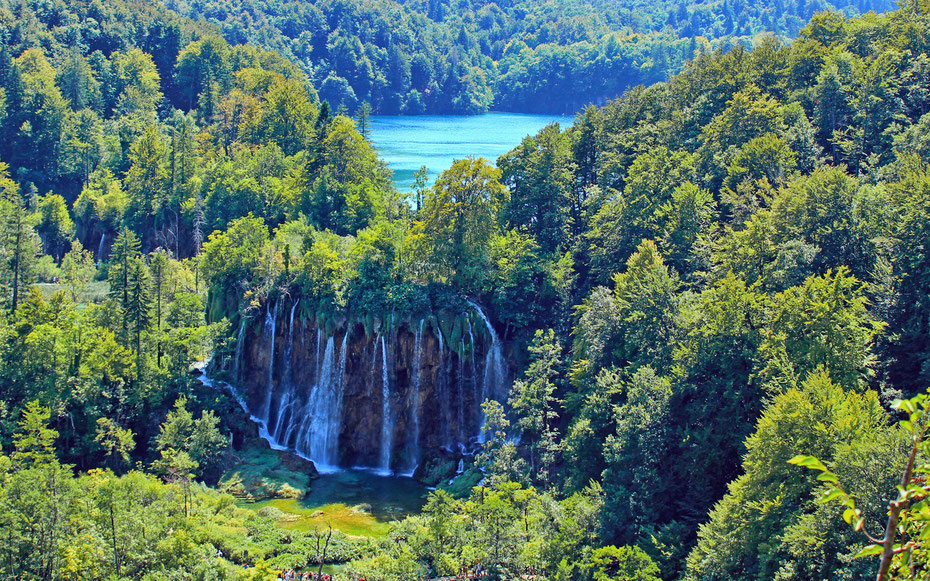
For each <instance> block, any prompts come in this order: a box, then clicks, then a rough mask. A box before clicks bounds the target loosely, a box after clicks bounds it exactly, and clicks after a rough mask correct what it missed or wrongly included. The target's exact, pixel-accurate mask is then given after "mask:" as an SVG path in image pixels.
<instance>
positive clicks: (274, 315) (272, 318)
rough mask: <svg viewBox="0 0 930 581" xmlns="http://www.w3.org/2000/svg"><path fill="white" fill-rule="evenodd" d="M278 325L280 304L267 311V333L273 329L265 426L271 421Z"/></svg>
mask: <svg viewBox="0 0 930 581" xmlns="http://www.w3.org/2000/svg"><path fill="white" fill-rule="evenodd" d="M277 324H278V303H277V302H276V303H275V304H274V310H273V311H272V310H271V309H269V310H267V311H265V331H266V332H267V331H268V329H271V347H270V348H269V349H268V388H267V395H266V397H265V409H264V414H265V425H266V426H267V425H268V422H269V421H270V420H271V396H272V392H274V339H275V331H276V327H277Z"/></svg>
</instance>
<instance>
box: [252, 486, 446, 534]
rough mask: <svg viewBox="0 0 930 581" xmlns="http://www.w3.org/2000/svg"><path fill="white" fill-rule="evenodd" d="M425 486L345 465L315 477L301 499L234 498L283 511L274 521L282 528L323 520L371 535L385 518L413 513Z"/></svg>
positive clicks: (383, 527) (384, 526) (320, 524)
mask: <svg viewBox="0 0 930 581" xmlns="http://www.w3.org/2000/svg"><path fill="white" fill-rule="evenodd" d="M427 494H428V490H427V489H426V487H424V486H423V485H421V484H419V483H418V482H416V481H415V480H413V479H411V478H400V477H391V476H379V475H377V474H373V473H371V472H367V471H363V470H346V471H343V472H337V473H335V474H323V475H321V476H320V477H319V478H316V479H315V480H314V481H313V483H312V484H311V486H310V490H309V492H308V493H307V495H306V496H305V497H304V498H302V499H290V498H278V499H272V500H263V501H260V502H240V503H238V504H239V506H240V507H242V508H247V509H250V510H256V511H257V510H259V509H261V508H262V507H266V506H270V507H274V508H277V509H278V510H280V511H281V512H283V513H284V514H285V517H284V518H282V519H281V520H279V521H278V524H279V526H281V528H285V529H294V530H303V531H307V530H313V529H314V528H326V527H327V525H328V524H331V525H332V527H333V528H334V529H336V530H339V531H342V532H344V533H345V534H347V535H353V536H366V537H377V536H382V535H385V534H387V532H388V529H389V528H390V523H391V522H392V521H394V520H399V519H402V518H404V517H405V516H407V515H410V514H416V513H418V512H419V511H420V510H421V509H422V508H423V504H424V503H425V502H426V496H427Z"/></svg>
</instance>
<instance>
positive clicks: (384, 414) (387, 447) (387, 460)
mask: <svg viewBox="0 0 930 581" xmlns="http://www.w3.org/2000/svg"><path fill="white" fill-rule="evenodd" d="M390 398H391V391H390V382H389V380H388V363H387V348H386V347H385V342H384V335H381V455H380V456H381V463H380V466H379V468H380V469H381V471H382V472H384V473H390V471H391V444H392V440H393V432H394V422H393V421H392V418H391V399H390Z"/></svg>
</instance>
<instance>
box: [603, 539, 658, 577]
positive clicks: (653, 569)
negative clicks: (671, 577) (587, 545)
mask: <svg viewBox="0 0 930 581" xmlns="http://www.w3.org/2000/svg"><path fill="white" fill-rule="evenodd" d="M591 564H592V565H593V566H594V581H624V580H629V581H657V580H658V579H659V577H657V576H656V574H657V573H658V572H659V567H658V566H656V564H655V563H654V562H653V561H652V559H650V558H649V555H647V554H646V553H644V552H643V550H642V549H640V548H639V547H602V548H600V549H595V551H594V552H593V553H592V554H591Z"/></svg>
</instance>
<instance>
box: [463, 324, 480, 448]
mask: <svg viewBox="0 0 930 581" xmlns="http://www.w3.org/2000/svg"><path fill="white" fill-rule="evenodd" d="M465 320H466V321H468V341H469V342H470V343H471V357H469V358H468V359H469V362H470V364H471V391H472V393H471V396H472V398H474V402H475V406H477V408H478V410H479V414H478V415H479V416H480V410H481V402H480V401H479V400H478V389H479V387H478V370H477V366H476V363H475V361H476V360H477V358H478V355H476V353H475V332H474V329H473V328H472V325H471V317H467V318H466V319H465ZM481 429H482V426H478V429H477V431H478V432H479V433H480V432H481Z"/></svg>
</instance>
